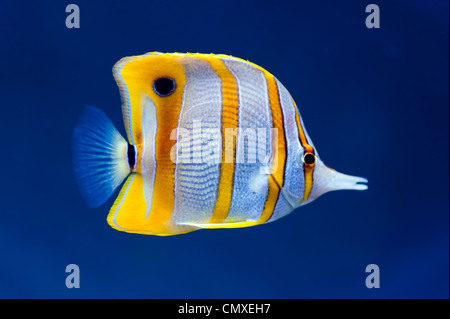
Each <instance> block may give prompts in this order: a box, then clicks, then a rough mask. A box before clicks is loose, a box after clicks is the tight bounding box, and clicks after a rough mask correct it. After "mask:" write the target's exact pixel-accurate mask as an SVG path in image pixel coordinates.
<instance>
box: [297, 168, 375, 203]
mask: <svg viewBox="0 0 450 319" xmlns="http://www.w3.org/2000/svg"><path fill="white" fill-rule="evenodd" d="M367 182H368V181H367V179H366V178H363V177H358V176H351V175H347V174H342V173H339V172H337V171H335V170H334V169H332V168H329V167H328V166H326V165H325V164H323V163H322V161H318V162H317V163H316V166H315V169H314V184H313V188H312V191H311V194H310V196H309V198H308V201H306V202H305V203H307V202H311V201H313V200H314V199H316V198H317V197H319V196H320V195H322V194H325V193H327V192H331V191H337V190H345V189H349V190H357V191H363V190H366V189H367V188H368V187H367V185H366V184H361V183H367Z"/></svg>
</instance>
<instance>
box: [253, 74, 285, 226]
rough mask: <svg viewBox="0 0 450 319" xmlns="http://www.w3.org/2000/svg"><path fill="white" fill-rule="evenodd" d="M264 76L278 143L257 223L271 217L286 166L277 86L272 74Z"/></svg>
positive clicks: (281, 113) (283, 133) (282, 124)
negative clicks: (264, 200) (265, 195)
mask: <svg viewBox="0 0 450 319" xmlns="http://www.w3.org/2000/svg"><path fill="white" fill-rule="evenodd" d="M264 76H265V78H266V81H267V92H268V96H269V104H270V111H271V113H272V127H273V128H275V129H277V131H278V143H277V145H274V150H275V151H276V152H277V154H276V156H277V161H276V163H275V164H276V167H272V169H274V170H275V171H274V172H272V173H271V175H270V176H269V188H268V194H267V198H266V202H265V203H264V209H263V211H262V213H261V216H260V217H259V219H258V223H260V224H262V223H265V222H266V221H268V220H269V219H270V217H272V214H273V211H274V209H275V205H276V204H277V201H278V196H279V193H280V190H281V188H282V187H283V184H284V173H285V172H284V171H285V165H286V153H287V149H286V137H285V132H284V123H283V111H282V109H281V103H280V98H279V94H278V88H277V84H276V82H275V78H274V77H273V75H272V74H270V73H269V72H267V71H264Z"/></svg>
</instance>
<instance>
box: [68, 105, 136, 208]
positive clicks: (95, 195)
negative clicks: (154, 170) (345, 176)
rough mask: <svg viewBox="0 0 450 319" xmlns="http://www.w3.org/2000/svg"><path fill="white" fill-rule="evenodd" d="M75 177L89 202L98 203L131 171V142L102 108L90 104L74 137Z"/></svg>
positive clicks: (103, 200)
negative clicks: (129, 151) (128, 154)
mask: <svg viewBox="0 0 450 319" xmlns="http://www.w3.org/2000/svg"><path fill="white" fill-rule="evenodd" d="M72 143H73V144H72V151H73V163H74V167H75V178H76V180H77V183H78V186H79V187H80V190H81V194H82V195H83V197H84V199H85V200H86V203H87V204H88V206H90V207H98V206H100V205H101V204H103V203H104V202H106V200H107V199H108V198H109V197H110V196H111V195H112V193H113V192H114V190H115V189H116V188H117V187H118V186H119V185H120V184H121V183H122V182H123V180H124V179H125V178H126V177H127V176H128V174H130V167H129V164H128V156H127V151H128V143H127V142H126V141H125V139H124V138H123V137H122V136H121V135H120V133H119V132H118V131H117V130H116V128H115V127H114V125H113V124H112V123H111V121H110V120H109V119H108V117H107V116H106V115H105V113H103V112H102V111H101V110H100V109H98V108H96V107H93V106H87V107H86V108H85V109H84V111H83V114H82V115H81V118H80V120H79V122H78V124H77V126H76V127H75V130H74V133H73V140H72Z"/></svg>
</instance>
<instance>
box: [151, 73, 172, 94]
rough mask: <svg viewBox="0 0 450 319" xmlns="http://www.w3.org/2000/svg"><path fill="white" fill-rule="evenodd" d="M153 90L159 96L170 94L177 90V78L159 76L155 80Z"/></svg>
mask: <svg viewBox="0 0 450 319" xmlns="http://www.w3.org/2000/svg"><path fill="white" fill-rule="evenodd" d="M153 90H154V91H155V92H156V94H158V95H159V96H162V97H164V96H169V95H171V94H172V93H173V91H175V80H174V79H171V78H166V77H161V78H157V79H156V80H155V81H153Z"/></svg>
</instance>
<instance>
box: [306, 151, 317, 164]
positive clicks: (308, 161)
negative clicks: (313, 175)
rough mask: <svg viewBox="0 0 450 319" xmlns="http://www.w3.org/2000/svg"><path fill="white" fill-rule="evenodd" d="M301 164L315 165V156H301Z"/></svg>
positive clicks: (309, 154) (311, 154)
mask: <svg viewBox="0 0 450 319" xmlns="http://www.w3.org/2000/svg"><path fill="white" fill-rule="evenodd" d="M303 163H305V164H306V165H311V166H312V165H314V164H315V163H316V155H314V154H313V153H305V155H303Z"/></svg>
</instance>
